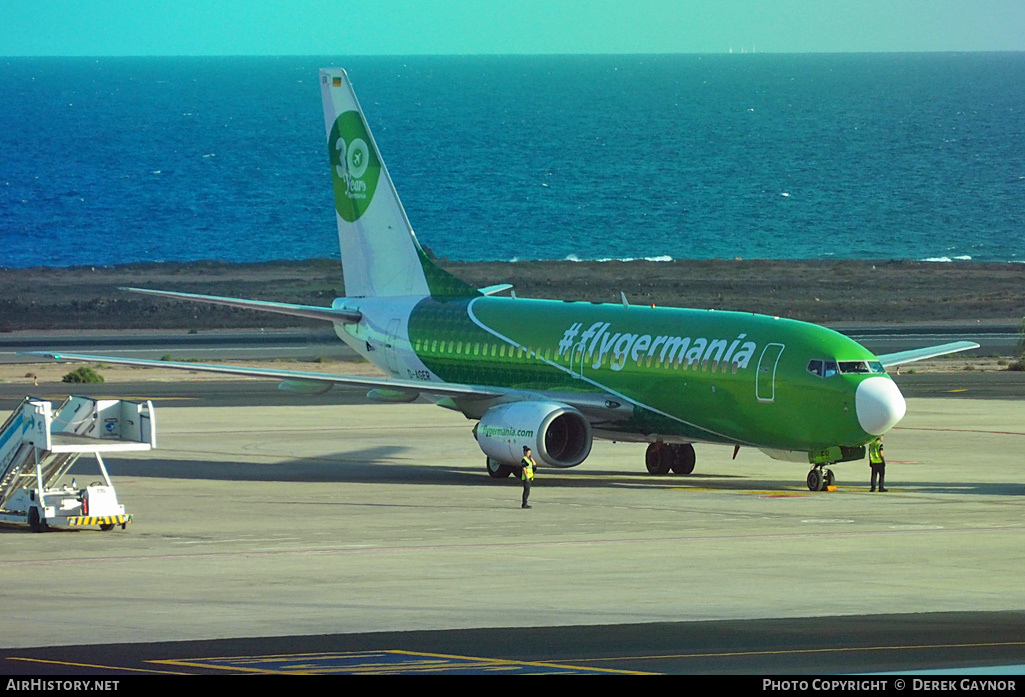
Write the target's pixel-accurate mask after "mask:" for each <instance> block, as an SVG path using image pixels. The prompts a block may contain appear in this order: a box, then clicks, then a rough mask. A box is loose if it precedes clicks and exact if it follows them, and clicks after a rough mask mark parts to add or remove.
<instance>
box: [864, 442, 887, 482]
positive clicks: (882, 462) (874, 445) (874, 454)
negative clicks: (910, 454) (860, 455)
mask: <svg viewBox="0 0 1025 697" xmlns="http://www.w3.org/2000/svg"><path fill="white" fill-rule="evenodd" d="M868 464H869V466H870V467H871V468H872V488H871V489H869V491H875V490H876V477H877V476H878V477H879V491H886V488H885V487H883V479H885V478H886V458H885V457H883V437H882V436H879V437H878V438H876V439H875V440H874V441H872V442H871V443H869V446H868Z"/></svg>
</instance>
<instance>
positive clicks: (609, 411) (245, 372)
mask: <svg viewBox="0 0 1025 697" xmlns="http://www.w3.org/2000/svg"><path fill="white" fill-rule="evenodd" d="M19 355H25V356H40V357H42V358H52V359H54V360H56V361H74V362H81V363H109V364H112V365H130V366H137V367H143V368H171V369H175V370H193V371H198V372H204V373H220V374H223V375H238V376H242V377H251V378H270V379H277V380H282V381H287V382H289V383H293V385H292V386H291V387H290V389H293V390H294V391H298V392H308V393H311V394H319V393H320V391H326V390H327V389H330V387H331V385H346V386H349V387H360V388H365V389H368V390H373V391H391V392H397V393H398V394H397V395H392V396H393V398H394V399H392V400H385V401H397V402H408V401H413V400H415V399H416V398H417V397H418V396H419V395H420V394H425V395H431V396H433V397H449V398H452V399H459V400H480V401H482V402H488V401H491V400H495V399H498V398H506V399H511V400H513V401H515V400H517V399H524V400H538V399H542V400H549V401H557V402H561V403H563V404H567V405H569V406H572V407H574V408H576V409H579V410H580V411H581V412H583V414H584V415H585V417H586V418H587V419H588V421H590V422H591V423H609V422H612V421H619V420H621V419H624V418H627V417H628V416H629V415H630V414H632V409H633V407H632V404H623V403H621V402H622V399H621V398H617V397H616V396H615V395H611V394H606V393H603V392H573V393H550V392H544V391H540V392H535V391H525V390H520V389H516V388H510V387H488V386H481V385H463V384H459V383H452V382H431V381H424V380H402V379H399V378H387V377H371V376H364V375H339V374H334V373H311V372H306V371H301V370H275V369H273V368H250V367H241V366H230V365H211V364H207V363H186V362H183V361H155V360H149V359H145V358H121V357H117V356H94V355H89V354H83V353H57V352H54V351H29V352H26V353H23V354H19ZM295 383H298V384H299V386H300V387H297V386H296V385H295ZM317 385H322V386H324V390H317V389H316V386H317ZM304 388H305V389H304ZM487 406H489V405H486V406H485V408H487Z"/></svg>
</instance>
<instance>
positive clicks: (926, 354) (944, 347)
mask: <svg viewBox="0 0 1025 697" xmlns="http://www.w3.org/2000/svg"><path fill="white" fill-rule="evenodd" d="M977 348H979V345H978V344H977V343H975V342H974V341H954V342H951V343H949V344H940V345H939V346H930V347H928V348H920V349H911V350H910V351H898V352H897V353H887V354H883V355H882V356H877V358H878V359H879V362H880V363H882V364H883V367H884V368H889V367H890V366H893V365H900V364H901V363H913V362H914V361H924V360H925V359H927V358H936V357H937V356H945V355H947V354H948V353H957V352H958V351H970V350H972V349H977Z"/></svg>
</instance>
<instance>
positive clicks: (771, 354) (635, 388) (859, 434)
mask: <svg viewBox="0 0 1025 697" xmlns="http://www.w3.org/2000/svg"><path fill="white" fill-rule="evenodd" d="M403 338H408V344H406V343H405V341H402V340H397V341H395V344H396V348H398V349H399V353H400V354H401V353H405V356H406V359H407V360H406V361H405V362H404V365H405V366H407V372H408V373H409V375H410V376H418V372H421V371H417V370H416V369H415V368H409V366H411V365H415V364H417V363H421V364H422V365H423V366H424V367H425V368H426V370H427V371H430V373H433V376H432V377H430V378H426V379H431V380H433V379H436V378H437V379H440V380H443V381H445V382H455V383H462V384H470V385H482V386H499V387H504V388H512V389H516V390H522V391H528V392H536V393H557V394H567V393H587V394H593V395H607V396H608V395H610V396H611V398H612V400H614V401H616V402H621V403H623V404H625V405H629V406H632V413H630V415H629V416H628V418H623V419H619V420H611V421H610V422H609V423H608V424H605V425H601V424H599V425H598V427H599V428H600V429H601V430H602V431H605V432H610V433H612V434H615V433H621V434H624V435H626V434H634V435H638V436H641V437H642V438H650V437H651V436H652V435H653V434H654V435H656V436H658V437H664V438H665V439H666V440H681V441H707V442H718V443H731V444H743V445H754V446H757V447H762V448H772V449H781V450H801V451H811V450H816V449H821V448H827V447H830V446H860V445H863V444H865V443H867V442H868V441H870V440H871V439H872V436H870V435H869V434H867V433H866V432H865V431H864V430H863V429H862V428H861V426H860V425H859V422H858V418H857V415H856V413H855V392H856V390H857V386H858V384H859V383H860V382H861V381H862V380H864V379H866V378H868V377H870V376H871V377H880V376H883V377H886V376H885V373H882V372H881V368H879V369H878V370H876V372H875V373H874V374H865V373H844V374H841V373H839V372H836V373H834V374H829V375H823V374H821V372H820V373H819V374H816V373H815V372H812V371H810V370H809V364H810V362H812V361H816V360H819V361H827V362H828V361H831V362H836V361H846V362H858V363H859V364H860V365H864V366H867V365H868V364H869V363H870V362H874V361H875V360H876V359H875V357H874V356H873V355H872V354H871V353H870V352H869V351H868V350H866V349H865V348H864V347H862V346H861V345H860V344H858V343H856V342H854V341H852V340H851V339H848V338H847V337H845V336H843V335H841V334H839V333H837V332H835V331H832V330H830V329H826V328H824V327H820V326H817V325H813V324H807V323H804V322H797V321H794V320H786V319H780V318H776V317H768V316H765V315H757V314H750V313H740V312H720V311H712V310H685V309H674V308H654V307H646V306H630V307H627V306H624V305H613V304H593V303H586V302H562V301H555V300H528V299H517V298H493V297H479V298H475V299H472V300H470V299H452V300H445V299H439V298H424V299H423V300H421V301H420V302H418V303H417V304H416V305H415V307H413V309H412V311H411V312H410V313H409V317H408V334H407V337H403ZM876 365H878V364H876ZM396 374H397V375H398V374H400V373H396ZM402 377H406V375H402ZM425 377H426V376H425ZM887 379H888V378H887ZM624 439H625V438H624Z"/></svg>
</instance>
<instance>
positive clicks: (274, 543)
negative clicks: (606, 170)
mask: <svg viewBox="0 0 1025 697" xmlns="http://www.w3.org/2000/svg"><path fill="white" fill-rule="evenodd" d="M180 387H181V389H182V390H184V391H185V395H186V396H187V389H188V387H189V386H188V385H180ZM329 394H330V393H329ZM183 404H187V403H183ZM157 417H158V423H159V428H160V434H159V436H158V444H159V449H158V450H157V451H155V452H152V453H148V454H137V455H134V456H131V457H128V456H125V457H118V458H114V457H110V458H108V460H107V462H108V467H109V469H110V471H111V474H112V476H113V477H114V480H115V483H116V484H117V486H118V491H119V494H120V496H121V498H122V499H123V501H124V502H125V503H126V505H127V506H128V509H129V511H130V512H131V513H133V514H134V516H135V522H134V523H132V524H131V525H130V526H129V527H128V529H127V530H124V531H122V530H115V531H113V532H100V531H99V530H96V529H87V530H77V531H55V532H49V533H45V534H33V533H30V532H28V531H27V530H26V529H24V528H22V527H18V526H6V527H3V528H2V529H0V584H2V587H3V588H4V607H5V616H4V623H3V627H4V631H3V632H2V635H0V645H2V646H3V647H4V648H5V650H4V652H3V657H4V661H3V663H2V664H0V672H13V671H14V670H15V668H14V666H15V665H17V666H25V665H28V664H29V663H30V662H29V661H25V660H20V659H24V658H31V657H33V656H34V657H36V658H40V657H41V656H42V654H40V653H39V651H38V650H37V649H36V648H33V647H72V648H67V649H57V648H53V649H47V650H46V651H47V653H46V655H47V656H49V658H48V659H46V660H57V659H55V658H54V657H55V656H57V657H59V662H58V663H55V664H46V665H48V666H53V667H52V668H47V669H48V670H49V669H52V670H55V671H58V672H71V671H73V670H77V669H75V668H74V667H73V666H71V665H70V663H72V662H74V661H73V660H72V659H74V658H75V657H78V658H80V659H82V660H83V661H85V658H87V657H89V656H91V657H92V658H93V659H96V658H97V657H102V658H104V659H105V662H104V663H103V665H110V666H114V667H115V668H116V669H120V668H117V667H118V666H120V667H121V668H123V669H126V670H127V669H128V668H129V664H131V666H135V667H141V664H142V663H144V662H145V660H148V659H147V657H152V658H153V660H156V659H157V658H158V657H159V658H161V659H167V658H169V657H173V658H175V659H177V660H178V663H175V664H174V665H173V666H171V665H170V664H165V665H161V666H157V665H155V664H149V663H147V664H146V666H145V667H147V668H149V669H158V668H159V669H167V668H169V667H173V669H174V670H175V671H177V672H196V671H198V672H202V671H203V670H205V669H201V668H196V667H189V666H190V665H192V664H187V662H186V663H182V662H181V661H185V660H186V659H198V658H204V657H217V656H219V657H222V658H225V657H231V656H245V657H250V658H251V657H253V656H268V655H271V654H277V655H279V657H280V656H281V655H282V654H301V653H303V652H304V651H306V652H309V651H318V650H320V649H318V647H323V650H325V651H338V652H343V653H344V652H351V651H358V650H360V647H361V646H362V647H369V648H374V649H377V650H382V649H389V650H391V651H393V652H394V651H407V652H414V651H419V652H421V653H430V651H429V649H431V648H433V649H434V651H433V652H434V653H445V652H446V651H451V652H452V653H453V654H455V653H459V656H461V657H463V658H467V659H474V658H477V659H480V658H484V657H486V658H488V659H490V660H491V662H490V663H489V662H487V661H484V662H481V661H478V662H477V663H476V664H475V665H476V666H477V667H476V668H475V669H476V670H481V671H482V672H487V669H489V667H493V666H494V665H495V664H494V661H495V660H498V661H502V660H509V661H520V662H522V661H528V662H535V663H532V664H531V666H533V667H534V668H536V667H537V665H536V662H544V661H546V660H553V659H556V658H557V659H558V660H559V661H564V662H567V664H572V665H574V666H590V667H592V668H602V669H622V670H646V671H654V672H680V671H693V672H696V671H709V672H751V671H757V672H773V673H783V672H812V673H817V672H855V671H863V670H866V671H867V670H910V669H913V668H937V667H948V668H949V667H957V668H964V667H966V666H979V665H989V666H992V665H995V664H996V665H1014V664H1017V665H1020V664H1025V644H1023V641H1025V640H1022V638H1021V637H1023V636H1025V631H1023V630H1025V624H1023V621H1022V618H1023V614H1022V611H1023V610H1025V584H1022V583H1021V578H1022V572H1023V563H1025V562H1023V561H1022V560H1023V559H1025V536H1023V532H1025V530H1023V528H1025V520H1023V516H1022V510H1023V505H1025V468H1023V467H1022V455H1021V453H1022V452H1023V449H1025V448H1023V446H1025V428H1023V426H1022V424H1025V400H1016V401H1008V400H971V399H957V400H953V399H911V400H909V410H908V416H907V417H906V418H905V420H904V421H903V422H902V423H901V425H900V427H898V428H897V429H896V430H894V431H893V432H892V433H891V434H890V435H888V436H887V440H886V448H887V456H888V461H889V467H888V471H887V486H888V488H889V489H890V491H889V492H888V493H885V494H881V493H874V494H871V493H869V492H868V491H867V480H868V466H867V464H865V463H864V462H854V463H848V464H843V465H838V466H835V467H834V468H833V469H834V471H835V472H836V475H837V478H838V484H839V489H838V490H837V491H835V492H822V493H811V492H808V491H807V489H806V488H805V485H804V477H805V474H806V468H804V467H802V466H800V465H795V464H787V463H782V462H776V461H773V460H769V459H768V458H766V457H765V456H764V455H762V454H761V453H758V452H754V451H750V450H741V452H740V454H739V456H738V458H737V459H736V461H732V460H731V455H732V450H731V449H729V448H721V447H720V448H717V447H710V446H706V447H700V446H699V447H698V464H697V469H696V471H695V474H693V475H691V476H689V477H676V476H669V477H651V476H648V475H647V474H645V473H644V468H643V452H644V448H643V446H638V445H629V444H611V443H597V444H596V445H595V448H594V451H593V452H592V455H591V457H590V458H589V459H588V460H587V462H586V463H585V464H584V465H582V466H581V467H578V468H575V469H572V470H564V471H555V470H551V469H541V470H540V471H539V475H538V480H537V482H536V484H535V487H534V490H533V493H532V496H531V502H532V503H533V504H534V508H533V509H531V510H522V509H521V508H520V507H519V497H520V491H519V485H518V483H517V482H516V481H515V480H514V479H507V480H502V481H496V480H492V479H490V478H489V477H488V476H487V475H486V474H485V472H484V468H483V456H482V455H481V453H480V452H479V450H478V449H477V447H476V445H475V443H474V441H473V439H472V437H471V435H470V430H471V427H472V423H471V422H469V421H466V420H465V419H463V418H462V417H461V416H460V415H458V414H455V413H452V412H449V411H446V410H443V409H439V408H437V407H432V406H430V405H420V404H413V405H394V406H383V405H348V406H346V405H340V406H339V405H319V406H316V405H314V406H302V407H299V406H287V407H286V406H277V407H236V408H230V409H228V408H222V407H208V406H170V405H169V403H168V404H164V403H161V404H160V405H159V406H158V415H157ZM87 476H88V475H86V474H83V475H80V481H83V480H84V478H87ZM525 589H526V590H525ZM525 595H526V596H527V599H526V600H524V596H525ZM934 613H942V614H940V615H937V614H934ZM948 613H949V614H948ZM897 615H904V617H895V616H897ZM834 616H838V617H841V618H844V619H841V620H831V619H828V618H830V617H834ZM879 616H883V617H879ZM801 618H807V619H801ZM708 622H710V623H713V624H705V623H708ZM723 622H726V623H730V624H720V623H723ZM556 627H563V628H568V629H550V628H556ZM638 627H640V628H639V629H638ZM816 627H817V629H816ZM858 627H860V629H858ZM489 628H490V629H489ZM776 628H778V630H779V631H778V632H777V631H775V629H776ZM845 628H853V629H851V630H850V631H847V629H845ZM968 628H971V630H970V631H969V629H968ZM710 629H711V630H714V631H709V630H710ZM445 630H452V631H453V632H455V633H444V632H445ZM471 630H472V631H474V632H476V633H475V634H458V632H463V631H471ZM381 632H385V633H388V634H384V635H382V634H378V633H381ZM409 632H412V634H410V633H409ZM436 632H443V634H438V633H436ZM891 632H892V634H891ZM338 635H344V636H343V637H342V638H339V636H338ZM774 636H775V637H777V638H775V639H773V638H772V637H774ZM246 637H264V638H263V639H254V640H243V641H235V639H244V638H246ZM267 637H270V638H267ZM274 637H277V639H274ZM288 637H320V638H322V639H323V643H318V642H316V641H312V640H309V641H305V642H303V641H299V640H298V639H288ZM381 637H385V638H386V639H387V640H381ZM402 637H406V638H405V639H402ZM468 637H469V638H472V639H473V641H472V642H470V639H469V638H468ZM571 637H575V638H571ZM514 639H515V640H514ZM197 640H198V641H224V642H226V643H222V644H217V643H203V644H188V643H175V644H173V645H165V646H164V648H166V647H167V646H171V647H172V648H171V649H168V650H167V651H165V650H164V648H161V649H160V650H159V651H155V650H154V651H151V648H152V646H153V642H189V641H197ZM521 640H526V641H528V642H529V643H530V645H529V646H527V647H526V648H525V647H524V645H523V644H522V643H520V641H521ZM563 640H565V642H566V643H565V645H562V644H561V643H560V642H561V641H563ZM361 641H362V642H364V643H362V644H361ZM461 642H462V643H461ZM99 644H106V645H108V646H106V647H104V648H105V649H106V650H105V651H101V652H99V653H98V652H97V651H96V650H94V649H89V648H88V646H86V647H84V648H83V647H79V648H74V646H75V645H99ZM138 644H150V645H151V646H150V648H147V647H137V648H133V646H132V645H138ZM674 645H675V646H681V647H683V650H682V651H681V653H687V654H700V655H702V656H705V657H706V658H708V660H707V661H700V662H693V661H691V662H689V663H688V662H686V661H684V662H673V661H669V660H664V661H659V660H648V661H641V660H624V661H614V660H611V659H612V658H615V657H621V658H631V657H632V658H633V659H638V658H639V657H644V656H647V657H648V658H652V657H653V656H654V654H647V653H645V652H648V651H657V652H666V651H670V650H671V649H672V647H673V646H674ZM304 647H306V648H304ZM460 647H462V648H460ZM744 647H747V649H745V648H744ZM841 649H843V650H842V651H841ZM745 652H746V653H745ZM157 654H159V656H157ZM169 654H173V656H170V655H169ZM756 654H757V656H759V658H758V659H757V660H756V659H755V658H753V656H755V655H756ZM716 656H717V657H718V659H717V660H715V661H713V660H711V659H712V658H714V657H716ZM19 657H20V659H19V660H17V661H16V660H14V659H16V658H19ZM389 657H393V654H389V656H386V657H385V658H386V659H387V660H390V658H389ZM546 657H548V658H546ZM349 658H351V655H350V656H349ZM599 658H604V659H606V660H605V661H598V662H589V661H590V659H599ZM421 659H423V660H427V658H425V657H423V656H421ZM569 659H575V661H576V662H573V661H570V660H569ZM247 660H248V659H247ZM304 660H307V661H308V660H311V659H310V657H309V656H298V655H297V656H295V657H294V661H293V663H292V665H301V666H306V669H307V670H309V671H312V672H323V671H329V670H331V668H330V667H329V666H328V665H327V663H324V664H317V663H316V662H315V661H314V662H313V663H302V661H304ZM339 660H341V659H339ZM61 661H62V662H61ZM296 662H298V663H296ZM197 665H198V664H197ZM250 665H254V664H250ZM260 665H262V669H265V670H274V669H276V668H274V667H272V666H270V664H266V663H265V664H260ZM419 665H421V666H423V665H426V664H423V663H421V664H419ZM42 666H43V664H33V665H32V667H31V668H27V669H26V668H24V667H20V668H18V670H27V672H39V671H40V670H42V669H43V668H42ZM481 666H484V667H481ZM236 667H237V666H236ZM257 669H258V670H259V669H261V668H260V667H257ZM280 669H281V670H287V668H280ZM90 670H98V669H96V668H93V669H90ZM211 670H212V671H213V672H217V671H218V670H222V671H223V670H228V669H227V668H223V667H215V668H212V669H211ZM409 670H410V671H411V672H412V671H414V670H415V668H413V667H410V669H409ZM438 670H439V672H440V670H441V668H440V666H439V668H438ZM428 672H430V671H428Z"/></svg>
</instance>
